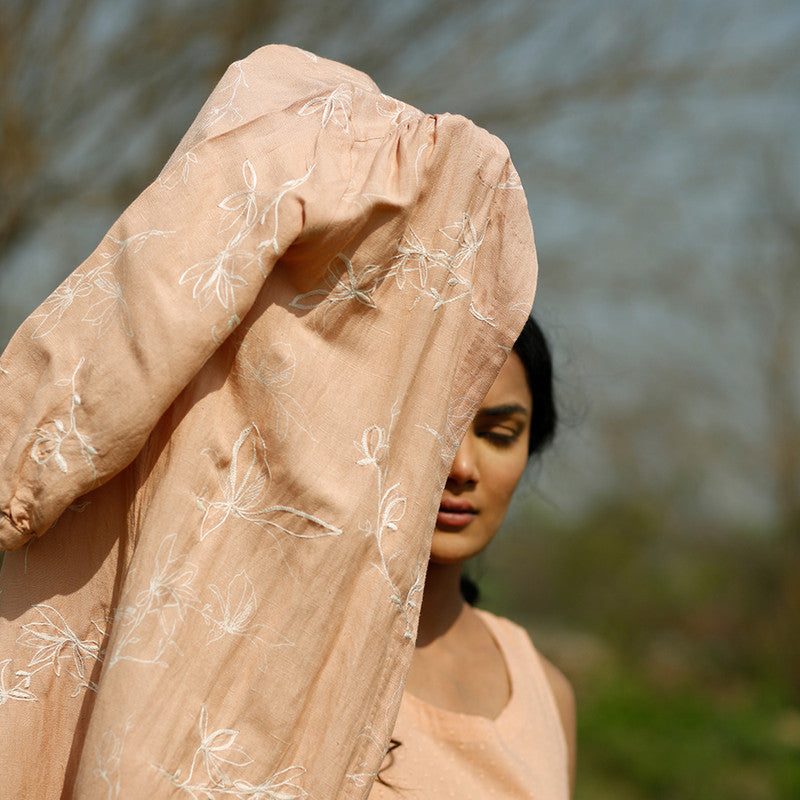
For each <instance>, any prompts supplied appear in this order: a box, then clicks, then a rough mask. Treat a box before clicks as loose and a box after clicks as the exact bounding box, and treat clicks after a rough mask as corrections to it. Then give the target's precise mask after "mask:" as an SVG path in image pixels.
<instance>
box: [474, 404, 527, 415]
mask: <svg viewBox="0 0 800 800" xmlns="http://www.w3.org/2000/svg"><path fill="white" fill-rule="evenodd" d="M514 414H521V415H522V416H523V417H527V416H528V409H527V408H525V406H521V405H520V404H519V403H509V404H508V405H504V406H490V407H489V408H482V409H481V410H480V411H479V412H478V416H479V417H512V416H514Z"/></svg>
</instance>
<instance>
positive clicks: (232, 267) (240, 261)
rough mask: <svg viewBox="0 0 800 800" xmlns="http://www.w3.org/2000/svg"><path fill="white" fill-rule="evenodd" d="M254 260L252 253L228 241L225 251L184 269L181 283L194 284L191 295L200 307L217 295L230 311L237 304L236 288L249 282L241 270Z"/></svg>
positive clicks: (205, 305) (216, 297)
mask: <svg viewBox="0 0 800 800" xmlns="http://www.w3.org/2000/svg"><path fill="white" fill-rule="evenodd" d="M252 261H253V257H252V255H251V254H250V253H244V252H242V251H240V250H237V249H236V248H235V247H231V246H230V244H229V245H228V246H226V247H225V249H224V250H222V252H220V253H217V254H216V255H213V256H211V258H207V259H204V260H203V261H199V262H197V263H196V264H192V266H191V267H189V268H188V269H186V270H184V272H183V274H182V275H181V277H180V278H179V279H178V285H179V286H183V285H184V284H185V283H191V284H193V286H192V297H193V298H194V299H195V300H196V301H197V304H198V306H199V307H200V310H201V311H203V310H205V309H206V308H208V306H209V305H210V303H211V302H212V301H213V300H215V299H216V300H217V301H218V302H219V304H220V305H221V306H222V307H223V308H224V309H225V310H226V311H229V312H230V311H233V310H234V308H235V295H236V289H237V288H241V287H243V286H247V281H246V280H245V279H244V278H243V277H242V276H241V275H240V274H238V272H239V270H240V269H241V268H243V267H246V266H247V265H248V264H251V263H252Z"/></svg>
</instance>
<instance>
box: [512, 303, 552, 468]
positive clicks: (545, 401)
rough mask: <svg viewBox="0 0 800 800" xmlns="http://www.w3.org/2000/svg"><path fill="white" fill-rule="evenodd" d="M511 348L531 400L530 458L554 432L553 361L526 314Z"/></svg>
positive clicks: (547, 347) (550, 439) (543, 341)
mask: <svg viewBox="0 0 800 800" xmlns="http://www.w3.org/2000/svg"><path fill="white" fill-rule="evenodd" d="M513 349H514V352H515V353H516V354H517V355H518V356H519V358H520V361H522V366H523V367H525V377H526V378H527V379H528V389H530V392H531V399H532V401H533V406H532V407H533V411H532V413H531V427H530V433H529V436H528V457H530V456H532V455H534V454H536V453H541V452H542V450H544V449H545V448H546V447H547V445H548V444H550V442H551V441H552V440H553V437H554V436H555V433H556V424H557V422H558V415H557V413H556V402H555V396H554V393H553V360H552V357H551V356H550V346H549V345H548V344H547V339H545V336H544V333H543V332H542V329H541V328H540V327H539V324H538V323H537V322H536V320H535V319H534V318H533V317H528V319H527V320H526V321H525V325H524V326H523V328H522V331H521V332H520V334H519V336H518V337H517V341H516V342H514V348H513Z"/></svg>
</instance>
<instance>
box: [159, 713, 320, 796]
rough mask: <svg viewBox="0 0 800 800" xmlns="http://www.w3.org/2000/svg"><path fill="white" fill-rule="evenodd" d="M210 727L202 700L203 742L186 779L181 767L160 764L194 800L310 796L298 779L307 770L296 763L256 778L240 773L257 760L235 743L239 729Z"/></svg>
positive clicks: (200, 726)
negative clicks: (169, 768) (252, 778)
mask: <svg viewBox="0 0 800 800" xmlns="http://www.w3.org/2000/svg"><path fill="white" fill-rule="evenodd" d="M210 727H211V726H210V725H209V717H208V710H207V709H206V706H205V704H203V705H202V706H201V708H200V720H199V723H198V733H199V736H200V745H199V746H198V747H197V749H196V750H195V753H194V756H193V758H192V763H191V765H190V767H189V771H188V774H187V775H186V777H185V778H183V780H181V778H182V775H181V770H180V769H176V770H175V771H174V772H169V771H168V770H166V769H164V768H163V767H158V768H157V769H158V770H159V772H160V773H161V774H162V775H163V776H164V777H165V778H167V779H168V780H169V781H170V783H172V784H173V786H175V787H176V788H177V789H179V790H180V791H183V792H186V794H188V795H189V796H190V797H192V798H195V800H200V799H201V798H202V799H203V800H221V798H235V800H302V799H303V798H306V797H308V793H307V792H306V791H305V790H304V789H303V788H302V787H300V786H298V785H297V783H295V781H296V780H297V779H299V778H300V777H301V776H302V775H303V774H305V769H304V768H303V767H300V766H297V765H294V766H291V767H286V768H285V769H282V770H280V771H279V772H276V773H274V774H273V775H270V776H268V777H266V778H263V779H261V780H259V781H257V782H253V781H251V780H248V779H247V778H245V777H242V776H241V775H238V774H237V773H239V772H240V770H243V769H244V768H245V767H249V766H251V765H252V764H254V763H255V760H254V759H253V757H252V756H250V755H249V754H248V753H247V752H246V751H245V750H244V748H242V747H240V746H239V745H238V744H236V739H237V738H238V736H239V731H237V730H235V729H233V728H217V729H216V730H210ZM231 773H233V777H232V776H231Z"/></svg>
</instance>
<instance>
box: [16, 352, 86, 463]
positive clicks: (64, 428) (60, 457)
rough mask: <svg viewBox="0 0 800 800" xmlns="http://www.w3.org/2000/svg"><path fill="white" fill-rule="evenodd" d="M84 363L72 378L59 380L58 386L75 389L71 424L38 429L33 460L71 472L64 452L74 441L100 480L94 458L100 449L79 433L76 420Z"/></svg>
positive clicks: (56, 421) (55, 422)
mask: <svg viewBox="0 0 800 800" xmlns="http://www.w3.org/2000/svg"><path fill="white" fill-rule="evenodd" d="M83 362H84V359H83V358H81V360H80V361H79V362H78V366H77V367H75V371H74V372H73V373H72V377H71V378H64V379H61V380H59V381H56V383H55V385H56V386H69V387H70V390H71V391H70V408H69V412H68V414H67V422H66V423H65V422H64V421H63V420H61V419H53V420H51V421H50V422H47V423H45V424H44V425H41V426H39V427H38V428H34V430H33V433H32V434H31V437H32V438H33V440H34V442H33V447H31V458H32V459H33V460H34V461H35V462H36V463H37V464H40V465H42V466H45V465H46V464H49V463H50V461H51V460H52V461H54V462H55V464H56V466H57V467H58V468H59V469H60V470H61V472H64V473H66V472H69V465H68V463H67V459H66V457H65V456H64V454H63V453H62V452H61V446H62V445H63V444H64V442H66V441H67V440H69V439H70V438H72V439H74V440H75V441H76V442H77V444H78V448H79V451H80V454H81V456H83V459H84V461H86V463H87V464H88V466H89V467H91V469H92V471H93V473H94V475H95V477H97V470H96V469H95V466H94V456H96V455H97V454H98V453H97V450H96V449H95V448H94V446H93V445H92V443H91V441H90V439H89V437H88V436H86V435H85V434H82V433H81V432H80V431H79V430H78V423H77V419H76V409H77V408H78V407H79V406H80V405H81V403H82V401H81V397H80V395H79V394H78V391H77V388H76V378H77V375H78V370H80V368H81V367H82V366H83Z"/></svg>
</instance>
